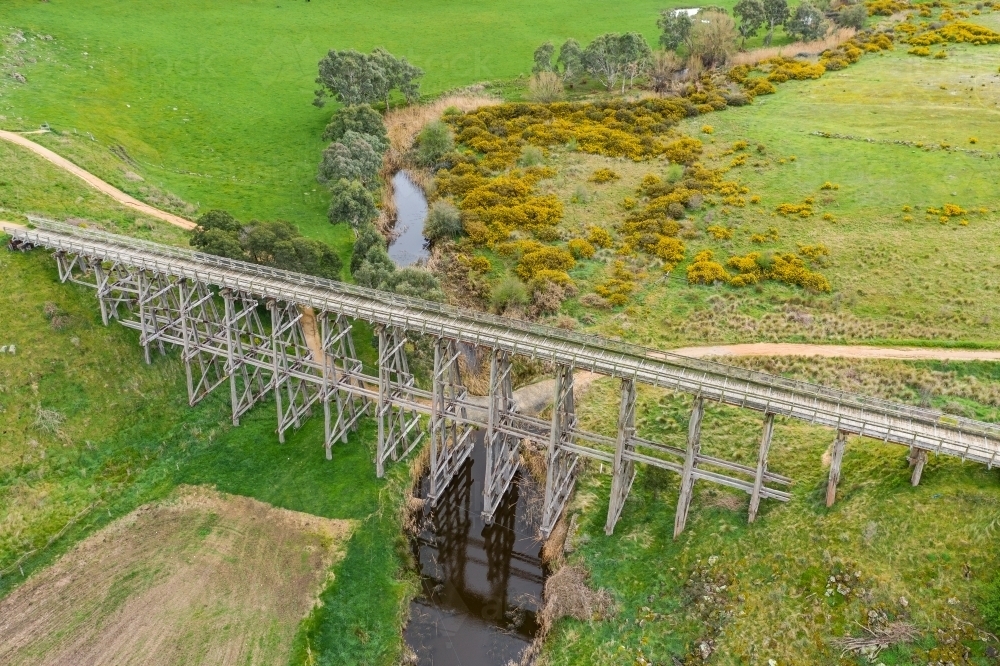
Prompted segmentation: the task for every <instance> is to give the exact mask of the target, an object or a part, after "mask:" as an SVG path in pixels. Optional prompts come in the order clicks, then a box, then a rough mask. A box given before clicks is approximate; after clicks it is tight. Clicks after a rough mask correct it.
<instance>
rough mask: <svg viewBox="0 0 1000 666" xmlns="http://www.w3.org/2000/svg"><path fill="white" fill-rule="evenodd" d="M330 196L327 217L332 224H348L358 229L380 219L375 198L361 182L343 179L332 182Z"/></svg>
mask: <svg viewBox="0 0 1000 666" xmlns="http://www.w3.org/2000/svg"><path fill="white" fill-rule="evenodd" d="M330 194H331V195H332V198H331V199H330V209H329V210H328V211H327V217H328V218H329V219H330V223H331V224H339V223H340V222H347V223H348V224H350V225H351V226H352V227H354V228H355V229H357V228H359V227H360V226H361V225H363V224H368V223H370V222H372V221H373V220H374V219H375V218H376V217H378V209H377V208H376V207H375V198H374V197H373V196H372V193H371V192H369V191H368V189H367V188H366V187H365V186H364V185H363V184H362V183H361V181H358V180H347V179H344V178H341V179H339V180H336V181H334V182H331V183H330Z"/></svg>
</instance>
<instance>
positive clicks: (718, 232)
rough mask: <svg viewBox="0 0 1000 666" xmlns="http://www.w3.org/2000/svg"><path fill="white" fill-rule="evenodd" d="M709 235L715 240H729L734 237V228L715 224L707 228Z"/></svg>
mask: <svg viewBox="0 0 1000 666" xmlns="http://www.w3.org/2000/svg"><path fill="white" fill-rule="evenodd" d="M706 231H707V232H708V235H709V236H711V237H712V238H714V239H715V240H729V239H730V238H732V237H733V230H732V229H729V228H727V227H720V226H719V225H717V224H713V225H711V226H710V227H708V229H706Z"/></svg>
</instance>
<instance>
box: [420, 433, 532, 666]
mask: <svg viewBox="0 0 1000 666" xmlns="http://www.w3.org/2000/svg"><path fill="white" fill-rule="evenodd" d="M485 473H486V451H485V448H484V445H483V433H482V432H478V433H476V444H475V448H474V449H473V452H472V455H471V456H470V458H469V459H468V460H466V461H465V463H464V464H463V466H462V467H461V468H460V469H459V471H458V473H457V474H456V475H455V478H453V479H452V480H451V482H450V483H449V484H448V487H447V489H446V491H445V493H444V495H443V496H442V497H441V499H440V500H438V503H437V506H436V507H435V508H434V509H433V510H430V509H429V503H427V504H425V509H424V514H423V522H422V524H421V526H420V528H419V529H420V532H419V533H418V534H417V535H416V536H414V537H413V538H412V539H411V547H412V549H413V555H414V560H415V561H416V563H417V566H418V567H419V574H420V581H421V593H420V595H419V596H418V597H417V598H416V599H414V600H413V602H412V603H411V604H410V621H409V624H408V625H407V627H406V630H405V634H404V635H405V639H406V642H407V644H408V645H409V646H410V648H411V649H412V650H413V652H414V653H415V654H416V656H417V662H416V663H417V664H419V665H420V666H505V665H506V664H507V663H508V661H511V660H513V661H515V662H516V661H518V660H519V658H520V656H521V654H522V652H523V651H524V649H525V648H527V647H528V645H529V644H530V643H531V641H532V639H533V638H534V636H535V633H536V632H537V631H538V622H537V620H536V614H537V612H538V609H539V605H540V603H541V599H542V587H543V585H544V583H545V576H546V574H547V570H546V567H545V565H544V564H543V563H542V560H541V547H542V543H541V541H540V540H539V539H537V538H536V535H537V533H538V525H539V521H540V517H541V515H540V507H541V495H540V493H541V492H542V489H541V488H539V486H538V484H536V483H535V481H534V479H532V478H531V475H530V474H528V473H527V472H526V471H520V472H518V474H517V476H516V477H515V480H514V482H513V483H512V484H511V487H510V490H509V491H508V492H507V494H506V496H505V497H504V499H503V501H502V502H501V504H500V508H499V509H498V510H497V512H496V514H495V516H494V522H493V524H492V525H486V524H485V522H484V521H483V519H482V517H481V513H482V510H483V480H484V478H485ZM428 487H429V481H428V478H427V477H426V476H425V477H424V478H423V479H422V482H421V487H420V490H419V493H420V494H419V496H420V497H421V498H426V496H427V491H428Z"/></svg>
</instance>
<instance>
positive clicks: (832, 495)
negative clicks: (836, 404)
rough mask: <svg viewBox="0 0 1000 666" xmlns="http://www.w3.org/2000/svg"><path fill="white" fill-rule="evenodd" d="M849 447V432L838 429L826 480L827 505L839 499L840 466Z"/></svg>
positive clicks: (829, 505) (831, 504)
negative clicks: (845, 450)
mask: <svg viewBox="0 0 1000 666" xmlns="http://www.w3.org/2000/svg"><path fill="white" fill-rule="evenodd" d="M846 447H847V433H846V432H844V431H843V430H838V431H837V437H836V439H834V440H833V451H832V452H831V454H830V476H829V477H828V478H827V481H826V506H827V507H831V506H833V503H834V502H836V501H837V484H839V483H840V466H841V464H842V463H843V462H844V449H845V448H846Z"/></svg>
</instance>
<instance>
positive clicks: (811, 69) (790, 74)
mask: <svg viewBox="0 0 1000 666" xmlns="http://www.w3.org/2000/svg"><path fill="white" fill-rule="evenodd" d="M767 63H769V64H770V65H771V71H770V73H769V74H768V75H767V80H768V81H773V82H774V83H784V82H785V81H788V80H789V79H796V80H799V81H803V80H805V79H818V78H819V77H821V76H823V72H825V71H826V67H825V66H824V65H822V64H821V63H811V62H807V61H804V60H795V59H793V58H785V57H783V56H778V57H776V58H770V59H769V60H767Z"/></svg>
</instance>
